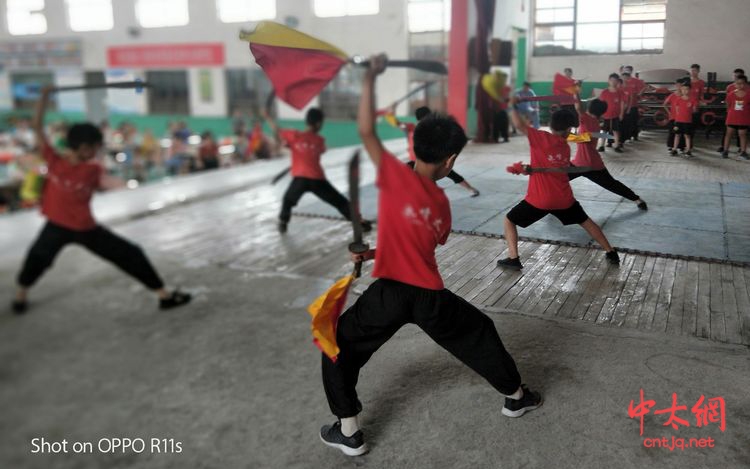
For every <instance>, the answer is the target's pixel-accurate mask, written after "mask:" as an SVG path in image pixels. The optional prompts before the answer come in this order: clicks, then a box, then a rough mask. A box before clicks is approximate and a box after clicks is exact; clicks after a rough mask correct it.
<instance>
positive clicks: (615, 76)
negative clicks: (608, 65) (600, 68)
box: [609, 73, 620, 78]
mask: <svg viewBox="0 0 750 469" xmlns="http://www.w3.org/2000/svg"><path fill="white" fill-rule="evenodd" d="M609 78H620V75H618V74H616V73H610V74H609Z"/></svg>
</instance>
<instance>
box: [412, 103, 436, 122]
mask: <svg viewBox="0 0 750 469" xmlns="http://www.w3.org/2000/svg"><path fill="white" fill-rule="evenodd" d="M430 114H432V111H431V110H430V108H428V107H427V106H421V107H418V108H417V110H416V111H414V117H416V118H417V120H418V121H421V120H422V119H424V118H425V117H427V116H429V115H430Z"/></svg>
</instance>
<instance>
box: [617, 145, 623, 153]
mask: <svg viewBox="0 0 750 469" xmlns="http://www.w3.org/2000/svg"><path fill="white" fill-rule="evenodd" d="M615 152H616V153H622V145H617V146H616V147H615Z"/></svg>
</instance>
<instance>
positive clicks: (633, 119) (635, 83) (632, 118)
mask: <svg viewBox="0 0 750 469" xmlns="http://www.w3.org/2000/svg"><path fill="white" fill-rule="evenodd" d="M622 79H623V81H624V86H625V89H627V90H628V92H629V93H630V103H629V104H628V107H629V110H628V115H627V116H626V119H627V120H628V123H629V128H628V133H629V137H630V138H632V139H633V140H635V141H638V134H639V133H640V127H639V126H638V120H639V118H640V114H639V111H638V103H639V102H640V100H641V93H643V91H644V90H645V89H646V82H644V81H643V80H641V79H640V78H638V77H636V76H634V75H633V66H632V65H625V66H624V67H623V72H622Z"/></svg>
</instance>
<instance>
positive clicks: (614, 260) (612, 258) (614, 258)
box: [606, 249, 620, 265]
mask: <svg viewBox="0 0 750 469" xmlns="http://www.w3.org/2000/svg"><path fill="white" fill-rule="evenodd" d="M606 256H607V261H608V262H609V263H610V264H612V265H620V256H618V255H617V251H615V250H614V249H613V250H611V251H609V252H608V253H607V254H606Z"/></svg>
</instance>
